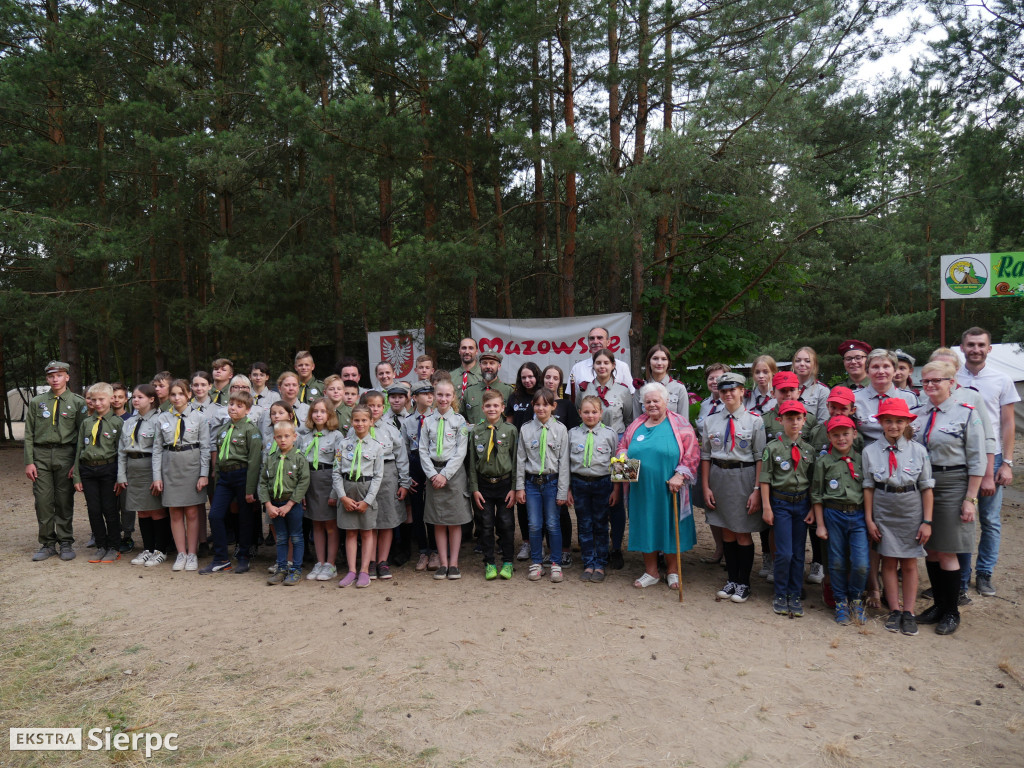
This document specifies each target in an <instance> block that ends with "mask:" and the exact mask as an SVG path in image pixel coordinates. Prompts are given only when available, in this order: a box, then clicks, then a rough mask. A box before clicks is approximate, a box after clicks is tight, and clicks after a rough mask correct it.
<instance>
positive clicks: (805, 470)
mask: <svg viewBox="0 0 1024 768" xmlns="http://www.w3.org/2000/svg"><path fill="white" fill-rule="evenodd" d="M778 408H779V410H780V411H781V412H782V413H803V414H806V413H807V408H806V406H804V404H803V403H801V402H798V401H795V400H786V401H785V402H783V403H781V404H780V405H779V406H778ZM814 456H815V453H814V450H813V449H812V448H811V446H810V445H809V444H808V443H807V442H806V441H804V440H803V439H801V438H797V440H796V441H793V440H791V439H790V438H789V437H788V436H787V435H786V434H785V433H783V434H782V435H780V436H778V437H776V438H774V439H772V440H769V441H768V443H767V445H765V447H764V450H763V451H762V452H761V474H760V476H759V477H758V482H760V483H761V484H762V485H767V486H769V500H770V505H771V509H772V514H773V520H772V528H773V529H774V531H775V566H774V576H775V581H774V584H775V598H776V601H775V603H773V608H774V610H775V612H776V613H792V614H793V615H794V616H800V615H802V614H803V606H802V605H800V602H799V601H800V591H801V585H802V584H803V580H804V542H805V541H806V540H807V524H806V523H805V522H804V518H806V517H807V513H808V512H809V511H810V508H811V504H810V498H809V494H808V490H809V489H810V486H811V473H812V472H813V471H814ZM779 598H783V599H785V600H786V601H787V604H786V605H782V604H781V603H779V602H778V600H779Z"/></svg>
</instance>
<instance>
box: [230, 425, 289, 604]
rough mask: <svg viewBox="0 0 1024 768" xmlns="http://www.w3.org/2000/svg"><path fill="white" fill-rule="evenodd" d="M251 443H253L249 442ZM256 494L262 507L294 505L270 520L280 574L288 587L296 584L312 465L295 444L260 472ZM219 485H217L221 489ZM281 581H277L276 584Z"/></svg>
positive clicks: (271, 460) (275, 457)
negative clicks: (304, 506) (291, 563)
mask: <svg viewBox="0 0 1024 768" xmlns="http://www.w3.org/2000/svg"><path fill="white" fill-rule="evenodd" d="M250 442H251V441H250ZM259 474H260V479H259V486H258V490H257V493H258V495H259V500H260V502H261V503H262V504H266V503H267V502H270V503H271V504H273V505H274V506H275V507H281V506H284V505H285V504H287V503H288V502H289V501H291V502H293V504H294V506H292V508H291V509H289V510H288V514H286V515H284V516H283V517H282V516H280V515H278V516H277V517H275V518H273V520H272V521H271V522H272V523H273V525H274V539H275V541H276V542H277V572H278V573H287V574H288V576H287V577H286V578H285V583H286V584H295V583H296V582H297V581H298V574H299V572H300V571H301V570H302V558H303V555H304V554H305V552H304V551H303V550H304V544H305V542H304V540H303V537H302V519H303V514H302V500H303V499H304V498H305V496H306V491H307V490H308V488H309V464H307V463H306V457H305V456H303V455H302V454H301V453H300V452H299V450H298V448H296V447H295V446H294V445H293V446H292V448H291V450H290V451H288V452H287V453H281V452H280V451H278V452H277V454H276V455H274V456H272V457H271V458H270V460H269V461H268V462H267V465H266V466H265V467H263V469H262V470H261V471H260V473H259ZM219 487H220V486H219V485H218V488H219ZM239 509H241V508H239ZM289 542H291V545H292V557H293V558H294V560H293V562H294V563H295V565H294V566H293V567H292V568H291V570H289V569H288V543H289ZM278 579H280V577H278V578H277V579H274V582H275V583H276V581H277V580H278Z"/></svg>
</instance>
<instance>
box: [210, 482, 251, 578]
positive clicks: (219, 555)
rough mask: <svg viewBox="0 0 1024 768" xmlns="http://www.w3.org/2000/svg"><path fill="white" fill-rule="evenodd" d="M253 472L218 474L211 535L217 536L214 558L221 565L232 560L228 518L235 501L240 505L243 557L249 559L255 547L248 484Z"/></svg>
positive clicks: (239, 539)
mask: <svg viewBox="0 0 1024 768" xmlns="http://www.w3.org/2000/svg"><path fill="white" fill-rule="evenodd" d="M248 473H249V470H247V469H233V470H231V471H230V472H218V473H217V488H216V489H215V490H214V492H213V501H212V502H210V532H211V533H212V534H213V559H214V561H216V562H218V563H223V562H225V561H226V560H230V559H231V558H230V557H228V529H227V516H228V513H229V512H230V511H231V502H232V501H234V502H236V503H237V505H238V546H239V548H240V551H241V552H242V555H241V557H243V558H244V557H248V556H249V547H250V546H251V545H252V528H253V525H252V523H253V519H252V517H253V516H252V515H251V514H249V504H248V503H246V501H245V481H246V477H247V475H248Z"/></svg>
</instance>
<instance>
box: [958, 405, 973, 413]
mask: <svg viewBox="0 0 1024 768" xmlns="http://www.w3.org/2000/svg"><path fill="white" fill-rule="evenodd" d="M960 405H962V406H963V407H964V408H969V409H971V410H972V411H973V410H974V406H973V405H970V404H969V403H960Z"/></svg>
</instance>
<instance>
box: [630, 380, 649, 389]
mask: <svg viewBox="0 0 1024 768" xmlns="http://www.w3.org/2000/svg"><path fill="white" fill-rule="evenodd" d="M645 384H647V382H646V381H644V380H643V379H633V389H640V387H642V386H644V385H645Z"/></svg>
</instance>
